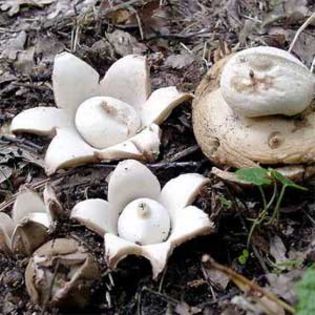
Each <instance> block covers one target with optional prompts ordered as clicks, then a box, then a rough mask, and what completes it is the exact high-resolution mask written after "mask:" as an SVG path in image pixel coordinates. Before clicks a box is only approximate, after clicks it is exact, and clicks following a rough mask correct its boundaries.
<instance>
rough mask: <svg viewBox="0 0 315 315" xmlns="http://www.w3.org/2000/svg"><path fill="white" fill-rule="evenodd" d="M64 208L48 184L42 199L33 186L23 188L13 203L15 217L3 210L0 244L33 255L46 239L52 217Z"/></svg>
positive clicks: (0, 224)
mask: <svg viewBox="0 0 315 315" xmlns="http://www.w3.org/2000/svg"><path fill="white" fill-rule="evenodd" d="M61 210H62V208H61V205H60V203H59V201H58V200H57V198H56V195H55V193H54V191H53V189H52V188H51V187H50V186H46V188H45V190H44V193H43V199H42V198H41V196H40V195H39V194H38V193H36V192H34V191H32V190H30V189H26V188H25V189H24V190H23V191H21V192H20V193H19V194H18V196H17V198H16V200H15V202H14V205H13V209H12V218H11V217H10V216H9V215H7V214H6V213H4V212H0V248H1V249H2V250H4V251H6V252H10V251H11V252H15V253H19V254H24V255H31V254H32V252H33V251H34V250H35V249H36V248H37V247H39V246H40V245H41V244H43V243H44V242H45V240H46V239H47V237H48V232H49V229H51V228H52V227H53V219H54V218H55V217H56V215H57V214H58V213H60V211H61Z"/></svg>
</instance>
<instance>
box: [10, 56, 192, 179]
mask: <svg viewBox="0 0 315 315" xmlns="http://www.w3.org/2000/svg"><path fill="white" fill-rule="evenodd" d="M149 76H150V75H149V69H148V66H147V62H146V58H145V57H143V56H139V55H128V56H125V57H123V58H121V59H119V60H118V61H116V62H115V63H114V64H113V65H112V66H111V67H110V68H109V69H108V71H107V73H106V74H105V76H104V78H103V79H102V80H100V78H99V74H98V73H97V72H96V71H95V70H94V69H93V68H92V67H91V66H89V65H88V64H86V63H85V62H83V61H82V60H80V59H79V58H77V57H75V56H74V55H72V54H70V53H61V54H59V55H57V56H56V58H55V63H54V69H53V76H52V81H53V92H54V97H55V101H56V105H57V108H55V107H35V108H31V109H27V110H24V111H23V112H21V113H20V114H18V115H17V116H16V117H15V118H14V119H13V121H12V124H11V131H12V132H14V133H21V132H28V133H33V134H36V135H40V136H50V137H53V140H52V141H51V143H50V145H49V147H48V149H47V151H46V156H45V167H46V172H47V173H48V174H51V173H54V172H55V171H56V170H57V169H60V168H68V167H74V166H77V165H82V164H85V163H91V162H98V161H102V160H120V159H126V158H135V159H138V160H154V159H155V158H156V157H157V155H158V153H159V146H160V137H161V131H160V128H159V126H158V124H160V123H162V122H163V121H164V120H165V119H166V118H167V117H168V116H169V115H170V113H171V112H172V110H173V109H174V108H175V107H176V106H178V105H179V104H180V103H182V102H183V101H185V100H187V99H190V98H191V95H190V94H188V93H181V92H179V91H178V90H177V89H176V87H174V86H171V87H164V88H160V89H158V90H156V91H154V92H152V93H151V84H150V78H149Z"/></svg>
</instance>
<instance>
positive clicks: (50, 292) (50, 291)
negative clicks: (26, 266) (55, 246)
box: [40, 260, 60, 315]
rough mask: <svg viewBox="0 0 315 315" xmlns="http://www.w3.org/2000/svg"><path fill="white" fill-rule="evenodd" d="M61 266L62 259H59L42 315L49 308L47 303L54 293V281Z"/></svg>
mask: <svg viewBox="0 0 315 315" xmlns="http://www.w3.org/2000/svg"><path fill="white" fill-rule="evenodd" d="M59 266H60V261H59V260H57V263H56V265H55V269H54V273H53V276H52V279H51V282H50V285H49V289H48V294H47V298H46V300H45V301H44V305H43V308H42V311H41V313H40V315H44V314H45V311H46V309H47V305H48V302H49V300H50V298H51V294H52V290H53V286H54V282H55V279H56V276H57V272H58V269H59Z"/></svg>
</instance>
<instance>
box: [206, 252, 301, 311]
mask: <svg viewBox="0 0 315 315" xmlns="http://www.w3.org/2000/svg"><path fill="white" fill-rule="evenodd" d="M202 263H203V264H205V266H207V267H208V268H214V269H216V270H218V271H221V272H222V273H224V274H225V275H227V276H228V277H229V278H230V279H231V280H232V281H233V282H234V283H235V284H236V285H237V286H238V287H239V288H240V289H241V290H243V291H244V292H245V293H251V292H258V293H259V294H261V295H262V296H265V297H267V298H268V299H269V300H271V301H273V302H275V303H276V304H278V305H280V306H281V307H282V308H284V309H285V310H286V311H288V312H289V313H291V314H294V313H295V310H294V308H293V307H292V306H290V305H289V304H287V303H286V302H284V301H282V300H280V299H279V298H278V297H277V296H276V295H274V294H273V293H271V292H268V291H266V290H264V289H263V288H262V287H260V286H259V285H258V284H256V283H255V282H253V281H250V280H249V279H247V278H245V277H244V276H242V275H241V274H239V273H237V272H235V271H234V270H232V269H230V268H228V267H225V266H223V265H221V264H219V263H217V262H215V261H214V260H213V259H212V258H211V257H210V256H208V255H204V256H203V257H202ZM239 284H242V287H241V286H240V285H239ZM245 286H246V287H247V288H248V289H247V290H245V289H244V287H245Z"/></svg>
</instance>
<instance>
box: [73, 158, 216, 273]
mask: <svg viewBox="0 0 315 315" xmlns="http://www.w3.org/2000/svg"><path fill="white" fill-rule="evenodd" d="M206 183H208V179H207V178H205V177H204V176H202V175H200V174H196V173H188V174H183V175H180V176H178V177H176V178H174V179H171V180H170V181H169V182H167V183H166V184H165V186H164V187H163V189H161V186H160V183H159V181H158V179H157V178H156V176H155V175H154V174H153V173H152V172H151V171H150V170H149V169H148V168H147V167H146V166H145V165H143V164H141V163H140V162H138V161H135V160H125V161H123V162H120V163H119V164H118V166H117V167H116V168H115V170H114V171H113V172H112V174H111V175H110V177H109V182H108V201H105V200H103V199H87V200H85V201H82V202H79V203H78V204H77V205H75V207H74V208H73V209H72V212H71V217H72V218H73V219H76V220H78V221H79V222H81V223H82V224H83V225H85V226H86V227H87V228H89V229H91V230H93V231H95V232H96V233H98V234H99V235H101V236H102V237H104V241H105V252H106V260H107V262H108V265H109V267H111V268H115V267H116V265H117V264H118V263H119V262H120V261H121V260H122V259H123V258H125V257H126V256H127V255H140V256H144V257H145V258H147V259H148V260H149V261H150V262H151V265H152V270H153V277H154V278H156V277H157V276H158V274H159V273H160V272H161V271H162V270H163V269H164V267H165V265H166V262H167V259H168V257H169V255H170V254H171V253H172V251H173V249H174V247H175V246H178V245H180V244H182V243H183V242H185V241H187V240H189V239H191V238H193V237H195V236H197V235H205V234H209V233H211V232H212V231H213V223H212V222H211V221H210V219H209V217H208V215H207V214H206V213H205V212H203V211H202V210H201V209H199V208H197V207H195V206H191V203H192V202H193V201H194V199H195V197H196V196H197V194H198V193H199V192H200V190H201V188H202V187H203V186H204V185H205V184H206Z"/></svg>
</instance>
